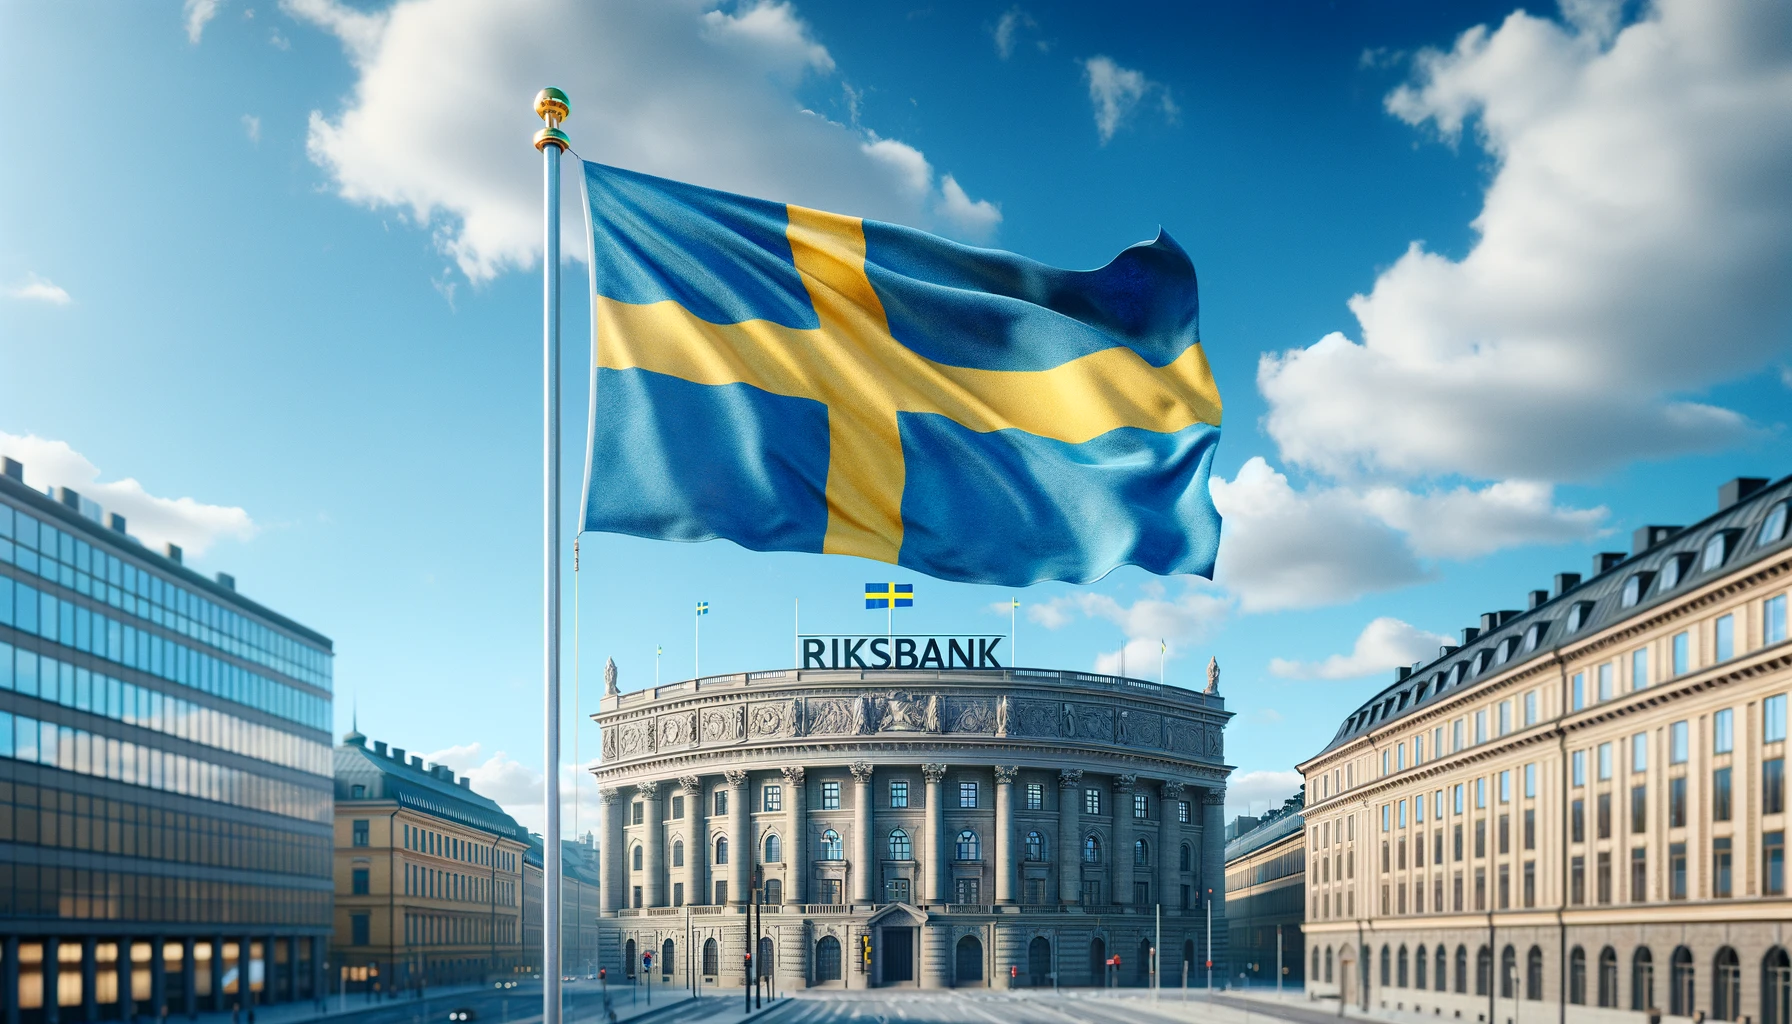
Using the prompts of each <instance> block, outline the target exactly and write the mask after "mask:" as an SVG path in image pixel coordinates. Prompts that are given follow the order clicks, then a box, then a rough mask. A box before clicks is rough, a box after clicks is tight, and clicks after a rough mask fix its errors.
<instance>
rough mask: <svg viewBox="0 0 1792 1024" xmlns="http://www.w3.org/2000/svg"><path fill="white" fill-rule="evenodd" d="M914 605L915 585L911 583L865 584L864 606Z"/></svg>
mask: <svg viewBox="0 0 1792 1024" xmlns="http://www.w3.org/2000/svg"><path fill="white" fill-rule="evenodd" d="M914 606H915V585H914V584H913V583H867V584H865V607H867V608H913V607H914Z"/></svg>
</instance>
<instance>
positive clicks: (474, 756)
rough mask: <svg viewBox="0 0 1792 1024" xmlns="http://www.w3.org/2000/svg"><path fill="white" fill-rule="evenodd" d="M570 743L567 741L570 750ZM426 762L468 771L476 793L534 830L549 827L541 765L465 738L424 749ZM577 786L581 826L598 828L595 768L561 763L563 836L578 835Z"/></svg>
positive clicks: (581, 828)
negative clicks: (438, 747)
mask: <svg viewBox="0 0 1792 1024" xmlns="http://www.w3.org/2000/svg"><path fill="white" fill-rule="evenodd" d="M570 750H571V747H570V744H569V745H568V751H569V752H570ZM418 753H419V754H421V755H422V757H423V761H424V763H425V764H441V765H446V766H448V767H449V768H451V769H453V770H454V773H455V775H457V776H462V775H464V776H466V778H467V785H468V787H469V788H470V789H472V791H473V792H474V793H477V794H479V795H480V796H483V797H486V798H488V799H491V800H494V801H496V802H497V804H498V806H500V807H502V808H504V811H505V813H507V814H509V815H510V816H511V817H513V818H515V819H516V821H517V824H519V825H521V826H523V827H524V828H525V829H527V830H529V831H530V832H535V833H540V832H542V831H544V830H545V829H546V827H547V813H546V808H547V793H546V791H545V790H546V787H545V786H543V784H542V774H541V769H540V768H538V767H536V766H535V765H534V764H524V763H523V762H521V761H518V760H517V759H516V758H514V757H511V756H510V754H508V753H506V752H505V751H502V750H499V751H495V752H493V753H491V754H489V755H488V754H487V753H486V752H485V745H484V744H482V743H479V742H473V743H462V744H457V745H455V746H451V747H444V748H443V749H441V750H436V751H432V752H430V753H423V752H422V751H418ZM575 786H577V787H578V792H577V796H576V799H577V800H578V801H580V803H579V805H578V808H577V810H578V815H577V824H578V831H580V832H590V831H595V830H596V829H597V815H598V801H599V800H600V799H601V797H600V796H599V793H598V786H597V780H596V779H594V778H592V776H591V773H590V772H587V771H582V770H580V769H579V767H578V766H576V765H570V764H568V765H562V766H561V769H560V805H561V806H560V820H561V824H562V826H563V827H564V829H565V838H567V839H572V838H573V837H574V828H573V826H574V809H575V808H574V800H575V794H574V787H575Z"/></svg>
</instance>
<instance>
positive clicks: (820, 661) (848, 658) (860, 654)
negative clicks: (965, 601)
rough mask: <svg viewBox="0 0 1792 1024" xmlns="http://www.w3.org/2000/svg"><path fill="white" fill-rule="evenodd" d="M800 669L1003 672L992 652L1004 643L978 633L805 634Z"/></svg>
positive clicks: (1003, 637) (802, 636)
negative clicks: (987, 669) (897, 634)
mask: <svg viewBox="0 0 1792 1024" xmlns="http://www.w3.org/2000/svg"><path fill="white" fill-rule="evenodd" d="M798 639H799V640H801V641H802V645H803V667H804V668H829V669H845V668H896V669H901V668H917V669H918V668H937V669H949V668H1004V667H1005V666H1004V665H1003V664H1002V663H1001V661H1000V660H999V657H1000V655H999V654H998V653H997V651H996V647H997V645H999V644H1000V643H1001V642H1002V641H1003V640H1006V639H1008V638H1007V637H1006V636H1003V635H1001V634H994V635H984V634H978V633H972V634H962V633H961V634H956V635H945V634H941V635H931V636H927V635H923V636H862V635H859V634H834V633H819V634H818V633H807V634H803V635H801V636H799V637H798Z"/></svg>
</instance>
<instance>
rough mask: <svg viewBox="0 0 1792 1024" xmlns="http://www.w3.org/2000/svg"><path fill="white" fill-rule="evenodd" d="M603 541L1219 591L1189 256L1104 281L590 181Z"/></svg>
mask: <svg viewBox="0 0 1792 1024" xmlns="http://www.w3.org/2000/svg"><path fill="white" fill-rule="evenodd" d="M584 170H585V190H586V196H587V211H588V213H589V217H590V222H589V223H590V234H591V291H592V307H593V330H594V331H595V332H596V339H595V351H596V357H595V358H596V362H595V365H594V366H593V368H592V403H593V404H592V410H593V411H592V421H591V424H592V426H591V439H590V461H589V466H588V472H587V475H586V485H585V514H584V522H585V529H587V530H604V531H610V532H615V533H627V534H633V535H635V536H639V537H650V538H656V539H661V540H687V541H696V540H709V539H712V538H716V537H725V538H727V539H729V540H732V541H734V542H735V543H737V544H740V545H742V546H744V547H748V548H752V549H755V550H761V551H773V550H776V551H818V552H827V553H830V554H847V555H859V556H862V557H865V558H872V559H876V560H878V561H882V562H893V563H896V564H898V565H903V566H907V567H909V568H911V569H915V570H917V571H920V572H924V573H927V574H928V575H930V576H936V577H939V578H941V579H948V580H963V581H968V582H974V583H994V584H1002V585H1007V586H1021V585H1025V584H1030V583H1036V582H1039V581H1041V580H1067V581H1070V582H1076V583H1087V582H1090V581H1092V580H1096V579H1099V578H1100V577H1102V576H1103V575H1105V574H1107V573H1108V572H1109V571H1111V570H1112V569H1113V568H1114V567H1115V566H1118V565H1124V564H1133V565H1138V566H1141V567H1143V568H1145V569H1148V570H1150V571H1151V572H1155V573H1192V574H1195V575H1199V576H1211V575H1212V572H1213V559H1214V553H1215V550H1216V549H1217V547H1218V543H1219V532H1220V520H1219V514H1218V513H1217V512H1215V511H1214V508H1213V503H1212V501H1211V499H1210V498H1209V496H1208V492H1207V476H1208V470H1209V466H1210V464H1211V462H1212V459H1213V449H1214V445H1215V443H1216V442H1217V441H1218V440H1219V422H1220V398H1219V392H1218V389H1217V388H1216V387H1215V386H1214V382H1213V374H1212V371H1211V370H1210V369H1209V368H1208V364H1207V357H1206V355H1205V354H1204V353H1203V352H1202V349H1201V344H1200V338H1199V335H1198V333H1197V330H1196V323H1195V321H1196V313H1197V306H1198V302H1197V298H1196V293H1195V272H1194V267H1193V265H1192V264H1191V263H1190V262H1189V258H1188V255H1187V254H1186V253H1184V252H1183V250H1182V248H1181V247H1180V246H1178V245H1177V244H1176V243H1175V242H1173V241H1171V240H1170V238H1169V236H1167V235H1163V234H1159V235H1158V237H1157V239H1156V240H1154V241H1151V242H1145V243H1141V244H1139V245H1135V246H1133V247H1131V248H1129V249H1127V250H1126V251H1125V252H1123V253H1121V254H1120V255H1119V257H1117V258H1116V259H1115V260H1114V261H1113V262H1112V263H1110V264H1108V265H1107V266H1105V267H1103V268H1101V269H1099V270H1092V271H1086V272H1077V271H1066V270H1058V269H1055V268H1052V267H1047V266H1044V265H1042V264H1039V263H1035V262H1033V261H1031V260H1027V259H1023V258H1021V257H1019V256H1015V255H1012V254H1010V253H1005V252H997V251H994V250H988V249H975V248H971V247H968V246H964V245H959V244H957V243H954V242H949V241H946V240H944V239H940V238H936V237H933V236H931V235H928V234H925V233H923V232H920V231H915V230H912V229H909V228H903V227H897V226H894V225H890V224H881V223H878V222H876V221H869V220H860V219H859V218H857V217H845V216H841V215H839V214H832V213H823V212H821V211H818V210H810V209H805V208H803V207H800V206H786V205H783V204H780V203H771V202H766V201H764V200H759V199H748V198H745V197H742V196H735V195H729V194H727V193H724V192H716V191H712V190H710V189H704V188H698V187H696V186H693V185H686V184H681V183H679V182H674V181H667V180H665V179H662V178H654V177H650V176H648V175H644V174H636V173H633V172H630V171H623V170H618V169H616V168H614V167H605V166H603V165H601V164H593V163H586V164H584Z"/></svg>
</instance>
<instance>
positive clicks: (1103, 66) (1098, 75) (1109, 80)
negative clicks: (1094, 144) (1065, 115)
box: [1083, 56, 1179, 146]
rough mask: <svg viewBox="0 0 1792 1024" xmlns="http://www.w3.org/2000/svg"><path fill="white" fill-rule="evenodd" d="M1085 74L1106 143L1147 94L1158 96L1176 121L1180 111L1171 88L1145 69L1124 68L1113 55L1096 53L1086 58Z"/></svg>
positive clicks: (1097, 126)
mask: <svg viewBox="0 0 1792 1024" xmlns="http://www.w3.org/2000/svg"><path fill="white" fill-rule="evenodd" d="M1083 76H1084V78H1086V79H1087V80H1088V83H1089V102H1090V103H1091V104H1093V105H1094V107H1095V132H1096V134H1097V135H1099V136H1100V137H1101V144H1102V145H1104V146H1105V145H1107V144H1108V143H1109V142H1110V141H1112V140H1113V138H1114V133H1115V132H1118V131H1119V130H1120V128H1121V126H1122V125H1124V124H1125V123H1126V121H1127V119H1129V118H1130V117H1132V115H1133V112H1134V111H1135V110H1137V109H1138V106H1139V104H1140V103H1141V102H1142V101H1144V100H1145V99H1146V98H1147V97H1150V96H1154V95H1155V96H1156V97H1157V100H1158V107H1159V109H1160V110H1162V111H1163V115H1164V117H1165V119H1166V120H1172V121H1173V120H1175V119H1176V115H1177V114H1178V112H1179V111H1178V110H1177V107H1176V102H1175V100H1173V99H1171V97H1170V90H1169V89H1168V88H1166V87H1165V86H1164V85H1162V84H1161V83H1158V82H1153V81H1152V80H1151V79H1149V78H1146V77H1145V75H1144V74H1143V73H1142V72H1138V71H1134V70H1133V69H1131V68H1124V67H1121V66H1120V65H1119V64H1116V63H1114V60H1113V58H1111V57H1105V56H1095V57H1090V58H1089V59H1088V60H1085V61H1083Z"/></svg>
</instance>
